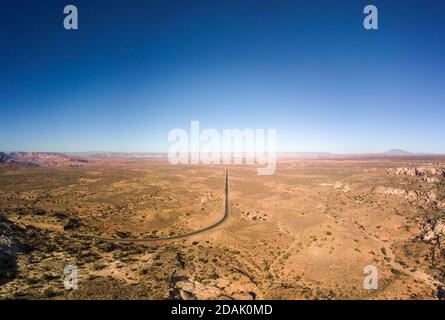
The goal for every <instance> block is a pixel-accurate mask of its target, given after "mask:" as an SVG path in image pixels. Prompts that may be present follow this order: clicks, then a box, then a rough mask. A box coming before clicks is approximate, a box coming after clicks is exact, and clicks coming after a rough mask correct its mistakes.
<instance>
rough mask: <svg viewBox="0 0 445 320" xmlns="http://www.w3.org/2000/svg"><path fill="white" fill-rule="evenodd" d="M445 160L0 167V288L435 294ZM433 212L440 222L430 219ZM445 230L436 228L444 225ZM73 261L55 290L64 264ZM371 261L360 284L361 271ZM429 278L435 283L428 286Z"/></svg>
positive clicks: (141, 294)
mask: <svg viewBox="0 0 445 320" xmlns="http://www.w3.org/2000/svg"><path fill="white" fill-rule="evenodd" d="M443 168H445V161H444V160H440V159H439V160H434V161H432V160H431V159H426V160H425V159H424V160H419V159H417V160H409V159H408V160H406V159H405V160H401V159H387V160H384V159H383V160H378V159H355V160H282V161H280V162H279V163H278V169H277V171H276V173H275V174H274V175H272V176H258V175H257V174H256V169H255V168H251V167H247V166H233V167H232V168H229V177H230V179H229V187H230V203H231V213H230V217H229V218H228V219H227V220H226V221H225V222H224V223H223V224H222V225H221V226H219V227H218V228H215V229H213V230H210V231H208V232H205V233H202V234H199V235H196V236H193V237H189V238H185V239H179V240H169V241H165V240H163V241H160V240H157V241H151V242H145V243H132V242H128V243H126V242H106V241H99V240H94V239H86V238H81V237H78V235H79V234H88V235H97V236H102V237H113V238H117V239H128V238H146V239H155V238H160V237H161V238H162V237H167V236H172V235H177V234H183V233H187V232H190V231H194V230H198V229H201V228H204V227H206V226H209V225H211V224H213V223H215V222H217V221H218V220H220V219H221V217H222V215H223V203H224V167H221V166H214V167H203V166H182V167H181V166H171V165H169V164H167V163H165V162H162V161H129V160H126V161H115V162H112V163H107V164H100V165H92V166H85V167H80V168H64V167H57V168H55V167H49V168H41V167H26V168H25V167H16V168H6V167H5V168H0V297H1V298H31V299H47V298H52V299H79V298H80V299H102V298H106V299H110V298H111V299H169V298H173V299H234V298H235V299H437V296H438V291H439V296H440V292H441V291H440V286H442V285H443V283H444V281H445V250H444V249H443V244H442V247H441V246H440V242H441V240H442V238H443V234H442V235H441V234H440V232H441V231H440V230H439V227H438V226H439V225H440V221H441V218H443V217H444V216H445V208H444V207H445V197H444V195H445V182H444V177H443V172H442V171H441V169H443ZM434 222H437V223H436V224H434ZM442 232H445V229H444V230H442ZM68 264H72V265H76V266H77V267H78V273H79V289H78V290H65V289H64V287H63V281H62V280H63V268H64V266H65V265H68ZM370 264H371V265H375V266H376V267H377V269H378V276H379V283H378V284H379V288H378V290H365V289H364V288H363V285H362V282H363V279H364V277H365V275H364V274H363V268H364V267H365V266H366V265H370ZM438 288H439V290H438Z"/></svg>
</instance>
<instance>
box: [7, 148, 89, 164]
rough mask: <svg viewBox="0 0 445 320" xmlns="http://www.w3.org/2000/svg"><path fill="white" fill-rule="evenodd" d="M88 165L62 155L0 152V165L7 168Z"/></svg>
mask: <svg viewBox="0 0 445 320" xmlns="http://www.w3.org/2000/svg"><path fill="white" fill-rule="evenodd" d="M89 163H90V161H89V160H85V159H81V158H75V157H71V156H68V155H66V154H63V153H46V152H11V153H5V152H0V165H2V166H8V167H17V166H19V167H54V166H65V167H81V166H85V165H88V164H89Z"/></svg>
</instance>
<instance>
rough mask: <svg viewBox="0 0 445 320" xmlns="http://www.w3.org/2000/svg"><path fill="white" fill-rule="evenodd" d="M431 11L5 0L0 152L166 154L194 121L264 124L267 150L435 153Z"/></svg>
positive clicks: (352, 1)
mask: <svg viewBox="0 0 445 320" xmlns="http://www.w3.org/2000/svg"><path fill="white" fill-rule="evenodd" d="M66 4H75V5H77V6H78V9H79V30H77V31H66V30H65V29H64V28H63V18H64V16H63V7H64V5H66ZM367 4H375V5H377V7H378V9H379V26H380V30H378V31H366V30H365V29H364V28H363V26H362V21H363V18H364V14H363V13H362V12H363V8H364V7H365V5H367ZM444 15H445V4H444V2H443V1H436V0H430V1H420V0H419V1H409V0H408V1H394V0H391V1H370V0H369V1H361V0H345V1H305V3H303V2H302V1H297V0H293V1H282V0H269V1H260V0H236V1H228V0H212V1H209V0H205V1H204V0H203V1H192V0H180V1H169V0H151V1H142V0H141V1H137V0H133V1H123V0H120V1H105V0H85V1H83V0H82V1H71V0H70V1H55V0H53V1H49V0H40V1H31V0H29V1H25V0H14V1H2V2H1V3H0V41H1V42H0V110H1V123H0V150H3V151H13V150H20V151H61V152H65V151H67V152H69V151H72V152H78V151H155V152H158V151H167V150H168V147H169V145H170V144H169V142H168V141H167V135H168V133H169V131H170V130H171V129H173V128H177V127H179V128H184V129H187V130H189V129H188V128H189V126H190V121H191V120H200V122H201V127H203V128H216V129H223V128H241V129H243V128H265V129H267V128H275V129H277V135H278V141H277V144H278V149H279V150H280V151H329V152H342V153H355V152H380V151H385V150H387V149H390V148H403V149H406V150H409V151H416V152H440V153H443V152H445V143H444V141H445V139H444V138H445V125H444V114H445V113H444V111H443V109H444V106H445V103H444V101H445V99H444V98H445V89H444V88H445V86H444V85H445V72H444V71H445V41H444V35H445V19H444Z"/></svg>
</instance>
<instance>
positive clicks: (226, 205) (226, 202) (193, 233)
mask: <svg viewBox="0 0 445 320" xmlns="http://www.w3.org/2000/svg"><path fill="white" fill-rule="evenodd" d="M229 215H230V201H229V170H228V169H226V175H225V183H224V216H223V217H222V218H221V220H219V221H217V222H216V223H214V224H212V225H210V226H208V227H205V228H202V229H199V230H195V231H191V232H187V233H183V234H178V235H173V236H168V237H159V238H111V237H110V238H107V237H99V236H93V235H86V234H76V235H73V236H74V237H76V238H83V239H89V240H99V241H107V242H154V241H166V240H177V239H184V238H189V237H193V236H196V235H198V234H201V233H204V232H207V231H210V230H212V229H215V228H217V227H219V226H220V225H221V224H223V223H224V222H225V221H226V220H227V218H228V217H229Z"/></svg>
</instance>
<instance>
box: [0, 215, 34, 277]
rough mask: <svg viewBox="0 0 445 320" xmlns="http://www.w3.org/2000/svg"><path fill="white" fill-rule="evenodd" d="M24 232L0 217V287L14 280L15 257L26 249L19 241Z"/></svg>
mask: <svg viewBox="0 0 445 320" xmlns="http://www.w3.org/2000/svg"><path fill="white" fill-rule="evenodd" d="M23 233H24V230H22V229H21V228H19V227H17V226H16V225H14V224H13V223H12V222H11V221H9V220H8V219H6V218H5V217H3V216H2V215H0V285H3V284H4V283H6V282H8V281H10V280H12V279H14V278H15V276H16V273H17V256H18V255H19V254H21V253H23V252H25V251H28V249H29V248H28V247H27V246H26V245H24V244H23V242H22V241H21V240H20V235H21V234H23Z"/></svg>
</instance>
